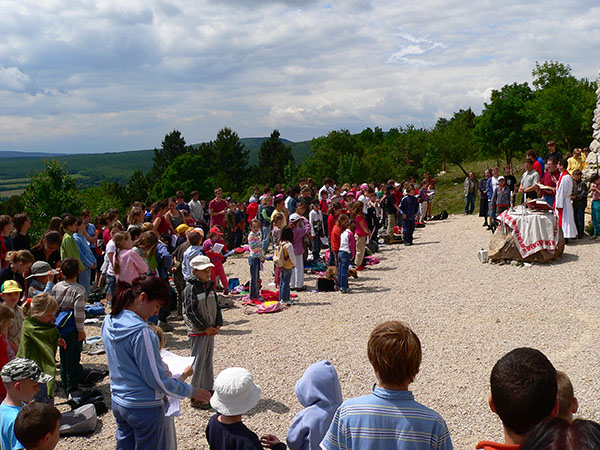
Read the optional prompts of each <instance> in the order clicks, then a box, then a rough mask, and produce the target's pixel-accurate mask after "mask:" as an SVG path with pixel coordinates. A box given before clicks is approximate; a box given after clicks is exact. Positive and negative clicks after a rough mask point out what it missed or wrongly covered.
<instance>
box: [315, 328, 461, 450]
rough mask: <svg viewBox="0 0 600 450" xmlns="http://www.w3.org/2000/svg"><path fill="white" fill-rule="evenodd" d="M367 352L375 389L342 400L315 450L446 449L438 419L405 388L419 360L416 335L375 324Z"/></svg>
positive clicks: (443, 425)
mask: <svg viewBox="0 0 600 450" xmlns="http://www.w3.org/2000/svg"><path fill="white" fill-rule="evenodd" d="M367 354H368V356H369V361H370V362H371V365H372V366H373V370H374V371H375V376H376V377H377V380H378V381H379V387H377V388H376V389H375V390H374V391H373V392H371V393H370V394H369V395H365V396H363V397H357V398H353V399H350V400H346V401H345V402H344V403H342V405H341V406H340V407H339V408H338V410H337V411H336V413H335V416H334V418H333V421H332V422H331V426H330V427H329V431H328V432H327V434H326V435H325V439H323V442H321V448H323V449H325V450H337V449H340V450H341V449H361V450H380V449H386V450H394V449H398V450H400V449H414V450H421V449H423V450H426V449H442V450H447V449H452V442H451V441H450V433H449V432H448V427H447V426H446V423H445V422H444V419H442V417H441V416H440V415H439V414H438V413H436V412H435V411H433V410H431V409H429V408H427V407H425V406H423V405H421V404H420V403H417V402H416V401H415V400H414V398H413V395H412V393H411V392H410V391H409V390H408V385H409V384H410V383H412V382H413V380H414V378H415V376H416V375H417V373H418V372H419V366H420V364H421V357H422V353H421V343H420V341H419V338H418V337H417V335H416V334H415V333H414V332H413V331H412V330H411V329H410V328H409V327H408V326H407V325H406V324H404V323H402V322H396V321H390V322H384V323H381V324H379V325H378V326H377V327H375V329H374V330H373V331H372V332H371V336H370V337H369V343H368V345H367Z"/></svg>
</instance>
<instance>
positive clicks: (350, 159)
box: [337, 155, 366, 183]
mask: <svg viewBox="0 0 600 450" xmlns="http://www.w3.org/2000/svg"><path fill="white" fill-rule="evenodd" d="M365 174H366V170H365V166H364V165H363V162H362V158H360V157H359V156H358V155H340V159H339V165H338V169H337V177H338V180H339V182H340V183H345V182H350V183H354V182H356V183H360V182H362V181H364V179H365V178H364V177H365Z"/></svg>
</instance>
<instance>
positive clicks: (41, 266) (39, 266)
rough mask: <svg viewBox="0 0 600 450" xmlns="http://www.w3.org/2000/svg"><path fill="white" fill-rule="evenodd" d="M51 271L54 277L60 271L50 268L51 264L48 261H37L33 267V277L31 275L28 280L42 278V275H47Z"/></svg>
mask: <svg viewBox="0 0 600 450" xmlns="http://www.w3.org/2000/svg"><path fill="white" fill-rule="evenodd" d="M50 271H52V274H53V275H56V274H57V273H58V270H56V269H53V268H52V267H50V264H48V263H47V262H46V261H36V262H34V263H33V265H32V266H31V275H29V276H28V277H27V279H28V280H29V279H30V278H33V277H41V276H42V275H46V274H47V273H48V272H50Z"/></svg>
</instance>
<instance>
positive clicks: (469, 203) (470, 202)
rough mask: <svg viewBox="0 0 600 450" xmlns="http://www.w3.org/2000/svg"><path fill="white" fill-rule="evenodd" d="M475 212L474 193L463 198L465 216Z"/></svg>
mask: <svg viewBox="0 0 600 450" xmlns="http://www.w3.org/2000/svg"><path fill="white" fill-rule="evenodd" d="M474 210H475V193H472V194H467V196H466V197H465V214H473V211H474Z"/></svg>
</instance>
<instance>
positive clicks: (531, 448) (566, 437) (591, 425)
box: [521, 417, 600, 450]
mask: <svg viewBox="0 0 600 450" xmlns="http://www.w3.org/2000/svg"><path fill="white" fill-rule="evenodd" d="M598 448H600V425H599V424H597V423H596V422H593V421H591V420H583V419H577V420H575V421H573V423H569V422H567V421H566V420H564V419H561V418H559V417H555V418H553V419H550V420H547V421H544V422H542V423H540V424H539V425H538V426H537V427H535V429H534V430H533V431H532V432H531V433H530V434H529V436H528V437H527V439H526V440H525V442H523V444H522V445H521V450H594V449H598Z"/></svg>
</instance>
